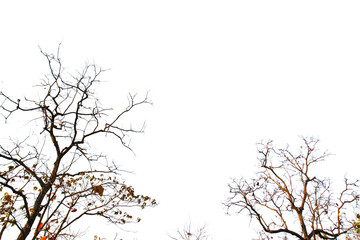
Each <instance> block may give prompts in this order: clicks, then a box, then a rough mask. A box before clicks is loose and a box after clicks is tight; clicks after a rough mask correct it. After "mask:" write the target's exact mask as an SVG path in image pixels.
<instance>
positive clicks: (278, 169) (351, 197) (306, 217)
mask: <svg viewBox="0 0 360 240" xmlns="http://www.w3.org/2000/svg"><path fill="white" fill-rule="evenodd" d="M302 140H303V145H302V146H299V148H298V149H299V150H298V151H297V152H296V153H293V152H291V151H290V150H289V147H286V148H283V149H276V148H275V147H274V146H273V142H272V141H268V142H263V143H260V144H259V148H258V152H259V158H258V160H259V164H260V169H261V170H260V171H259V172H258V173H257V175H256V177H255V178H254V179H250V180H246V179H244V178H241V179H240V180H239V181H238V180H233V182H232V183H230V184H229V188H230V193H231V194H232V196H231V197H230V198H229V199H228V200H227V202H226V203H225V204H226V206H227V207H228V208H229V209H230V208H234V209H236V211H237V212H238V213H241V212H243V211H246V212H247V213H248V214H249V215H250V217H251V218H255V219H256V220H257V222H258V223H259V224H260V226H261V229H262V230H261V235H262V236H261V239H268V236H266V235H267V234H270V235H271V234H277V235H278V236H280V237H281V238H282V239H289V237H290V238H295V239H302V240H310V239H338V237H339V236H341V235H343V234H346V233H347V232H349V231H350V230H352V229H353V228H354V222H353V221H351V219H352V218H349V217H348V215H347V214H348V213H349V212H350V213H353V212H354V209H355V208H356V207H358V203H359V193H358V181H350V180H348V179H346V178H345V180H344V188H343V189H342V190H341V191H340V192H339V194H333V192H332V190H331V184H330V180H329V179H327V178H326V179H320V178H319V177H318V176H315V175H314V171H313V170H314V167H315V164H317V163H319V162H321V161H324V160H325V159H326V157H328V156H329V154H328V153H327V152H324V153H321V154H319V153H318V150H317V144H318V140H317V139H313V138H309V139H307V138H303V139H302ZM271 238H272V237H271Z"/></svg>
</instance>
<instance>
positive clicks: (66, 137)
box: [0, 46, 156, 240]
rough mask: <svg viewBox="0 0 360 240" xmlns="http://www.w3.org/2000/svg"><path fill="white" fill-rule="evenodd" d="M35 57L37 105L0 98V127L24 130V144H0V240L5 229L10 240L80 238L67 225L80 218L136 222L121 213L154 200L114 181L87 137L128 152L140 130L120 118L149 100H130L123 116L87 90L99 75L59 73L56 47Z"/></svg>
mask: <svg viewBox="0 0 360 240" xmlns="http://www.w3.org/2000/svg"><path fill="white" fill-rule="evenodd" d="M59 48H60V46H59ZM41 53H42V54H43V55H44V57H45V58H46V60H47V63H48V67H49V70H50V71H49V74H48V75H46V76H45V78H44V79H43V80H42V82H41V84H40V85H39V86H38V87H39V95H40V96H39V98H38V99H28V98H24V99H18V100H17V98H12V97H10V96H9V95H8V94H5V93H3V92H0V103H1V105H0V113H1V114H2V116H3V117H4V119H5V123H9V121H10V119H12V116H14V115H15V116H14V117H13V118H15V120H17V119H28V120H29V121H28V123H27V124H28V126H29V129H30V130H31V134H29V135H28V136H27V137H26V138H25V139H22V140H20V141H18V140H17V141H15V140H11V141H10V143H9V142H5V143H1V144H0V193H1V195H0V196H1V202H0V220H1V230H0V239H1V238H2V237H5V236H6V234H7V232H8V231H6V230H7V229H9V228H11V231H12V232H13V233H14V232H15V231H16V230H17V231H18V237H17V239H18V240H25V239H40V238H41V240H44V239H52V240H54V239H75V238H76V237H77V236H78V235H79V234H80V232H79V231H78V230H76V231H73V230H71V226H72V225H74V224H75V223H76V222H78V221H79V220H80V219H82V218H84V217H99V218H104V219H106V220H108V221H109V222H111V223H114V224H125V223H127V222H139V221H140V218H134V217H133V216H132V215H131V214H130V213H129V212H128V211H127V209H130V207H140V208H145V207H147V206H154V205H156V201H155V200H154V199H152V198H150V197H148V196H145V195H139V194H136V193H135V191H134V188H133V187H132V186H130V185H127V184H126V183H125V182H124V181H123V180H122V179H121V173H122V172H123V170H122V169H120V168H119V162H118V160H119V159H116V160H110V159H109V158H107V157H106V155H104V154H102V153H97V152H96V151H95V150H94V149H93V147H92V146H93V144H94V139H95V140H98V141H105V140H106V139H108V140H111V141H114V140H117V141H118V142H119V143H120V144H119V145H120V146H122V147H125V148H127V149H129V150H131V148H130V146H129V139H130V137H131V136H132V135H133V134H137V133H142V132H143V127H139V128H132V127H131V124H129V123H127V122H125V121H123V118H124V116H125V115H128V114H130V112H132V111H133V110H134V109H135V108H138V107H140V106H143V105H146V104H151V102H150V100H149V99H148V97H147V96H145V97H143V98H140V99H139V97H138V96H137V95H131V94H130V95H129V96H128V106H127V107H126V108H125V109H124V110H122V111H120V112H115V111H114V110H112V109H111V108H104V107H102V106H101V104H100V101H99V99H97V97H96V95H95V91H94V89H95V86H96V84H98V83H99V82H100V81H99V79H98V78H99V75H100V74H101V73H103V71H104V70H102V69H101V68H99V67H97V66H96V65H93V64H87V65H86V66H85V67H84V68H83V69H82V71H80V72H77V73H76V74H75V75H71V74H67V73H64V67H63V66H62V61H61V59H60V57H59V49H58V51H57V54H55V55H54V54H47V53H45V52H44V51H42V50H41ZM10 139H13V138H10ZM76 226H77V227H78V226H79V225H76ZM77 227H76V228H77ZM31 232H32V234H30V233H31Z"/></svg>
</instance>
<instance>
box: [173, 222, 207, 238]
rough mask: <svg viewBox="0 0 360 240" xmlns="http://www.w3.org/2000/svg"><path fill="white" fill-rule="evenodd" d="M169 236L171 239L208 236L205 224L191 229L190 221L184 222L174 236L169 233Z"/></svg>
mask: <svg viewBox="0 0 360 240" xmlns="http://www.w3.org/2000/svg"><path fill="white" fill-rule="evenodd" d="M169 237H170V238H171V239H173V240H207V239H208V238H209V236H208V233H207V231H206V226H205V225H204V226H201V227H198V228H196V229H193V226H192V225H191V223H188V224H186V225H185V226H184V228H183V229H178V230H177V232H176V234H175V236H171V235H169Z"/></svg>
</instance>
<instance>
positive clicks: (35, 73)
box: [0, 0, 360, 240]
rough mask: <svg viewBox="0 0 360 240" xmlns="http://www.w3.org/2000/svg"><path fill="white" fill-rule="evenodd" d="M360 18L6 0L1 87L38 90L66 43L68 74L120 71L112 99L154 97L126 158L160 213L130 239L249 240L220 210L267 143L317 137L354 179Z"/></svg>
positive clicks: (149, 215)
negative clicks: (198, 237) (191, 232)
mask: <svg viewBox="0 0 360 240" xmlns="http://www.w3.org/2000/svg"><path fill="white" fill-rule="evenodd" d="M359 12H360V2H359V1H331V0H326V1H316V0H311V1H306V0H305V1H304V0H303V1H290V0H286V1H260V0H258V1H257V0H253V1H241V0H238V1H230V0H222V1H220V0H207V1H200V0H191V1H189V0H182V1H174V0H162V1H161V0H147V1H140V0H131V1H119V0H118V1H105V0H103V1H89V0H87V1H80V0H77V1H49V0H47V1H25V0H24V1H6V3H5V1H2V2H1V3H0V24H1V25H0V26H1V28H0V31H1V37H0V66H1V71H0V87H1V88H2V89H3V88H5V89H7V90H9V91H11V92H12V93H15V92H17V91H18V92H19V93H21V94H24V93H26V92H30V93H31V91H32V86H33V85H35V84H37V83H38V81H39V79H40V77H41V76H42V75H43V74H45V73H46V71H47V69H46V62H45V60H44V59H43V57H42V56H41V55H40V53H39V50H38V45H39V46H41V47H42V48H43V49H44V50H45V51H47V52H52V51H55V50H56V48H57V44H58V43H59V42H60V41H62V42H63V44H62V51H61V52H62V56H63V57H62V58H63V60H64V64H65V66H67V67H69V68H71V69H79V68H81V67H82V66H83V65H84V62H85V61H88V62H93V61H94V62H95V63H96V64H98V65H100V66H102V67H104V68H111V71H109V72H107V73H105V74H104V75H103V76H102V79H103V80H105V81H106V82H105V83H104V85H103V86H102V87H101V89H99V90H101V93H102V94H103V102H105V103H110V104H111V105H113V106H116V105H117V104H122V103H121V101H126V93H127V92H139V93H144V92H146V90H150V96H151V98H152V100H153V102H154V106H153V107H149V108H147V109H145V110H144V112H143V113H144V114H143V115H141V114H140V115H139V118H140V119H145V120H146V122H147V128H146V134H145V135H144V136H137V137H135V138H134V139H133V147H134V150H135V152H136V157H133V156H132V155H131V154H129V153H124V155H123V156H121V158H122V159H123V158H124V162H123V164H124V166H126V167H128V168H130V170H134V171H135V172H136V174H135V175H133V176H126V177H127V179H128V180H129V181H131V182H132V183H133V184H134V186H135V188H136V189H137V191H138V192H140V193H145V194H149V195H150V196H153V197H155V198H157V199H158V201H159V202H160V205H159V206H158V207H156V208H154V209H148V210H145V211H143V212H142V213H141V216H142V218H143V221H142V222H141V223H140V224H138V225H135V226H131V227H129V229H135V230H137V233H136V234H135V233H127V234H129V235H130V236H129V237H128V238H126V239H135V238H136V239H138V240H149V239H157V240H166V239H169V238H168V237H167V235H166V233H167V232H169V233H171V232H173V231H175V230H176V229H177V228H181V227H182V226H183V225H184V224H185V223H186V222H188V221H191V222H193V223H194V224H195V225H196V224H200V225H201V224H207V225H208V230H209V232H210V233H211V235H212V237H213V239H216V240H235V239H250V236H255V235H254V234H253V230H251V228H249V225H248V219H247V217H246V216H226V215H225V209H224V208H223V206H222V204H221V203H222V202H224V201H225V200H226V198H227V197H228V188H227V183H228V182H229V179H230V178H231V177H237V178H240V177H241V176H250V174H251V173H252V172H253V171H255V170H256V169H255V168H254V165H255V164H256V148H255V143H256V142H258V141H260V140H261V139H268V138H271V139H274V140H276V142H278V143H279V144H280V145H281V144H284V143H287V142H288V143H290V144H291V143H295V144H297V143H298V138H297V136H298V135H305V136H315V137H318V138H320V140H321V141H322V146H323V149H329V150H330V152H332V153H334V154H336V155H335V157H333V158H332V159H329V162H328V163H327V165H326V168H323V171H324V172H323V174H324V175H325V174H326V171H328V170H329V171H330V170H331V169H333V170H336V171H338V172H341V174H340V175H341V176H342V174H344V173H346V172H347V173H348V174H349V175H354V176H356V172H355V171H356V170H357V169H359V167H360V163H359V154H358V148H359V144H360V143H359V135H360V124H359V123H360V114H359V103H360V101H359V100H360V95H359V84H358V82H359V80H360V68H359V66H360V14H359ZM112 101H113V102H112ZM98 147H101V146H98ZM125 158H126V159H129V160H125ZM339 163H341V164H339ZM329 174H331V175H334V171H332V172H331V173H329ZM124 228H125V229H127V227H126V226H125V227H124ZM103 229H104V228H103V227H102V226H100V225H99V224H97V225H96V226H95V227H93V228H91V230H94V231H95V232H98V233H101V232H103V233H104V234H103V235H105V234H107V233H105V232H104V231H103ZM111 233H113V232H111ZM99 235H102V234H99ZM111 239H112V238H108V240H111Z"/></svg>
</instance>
